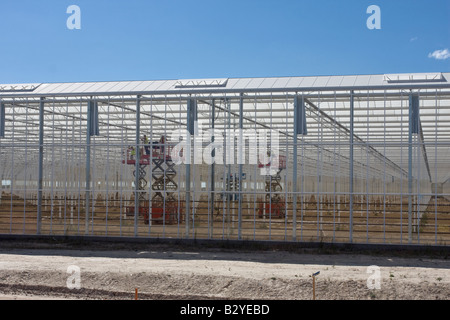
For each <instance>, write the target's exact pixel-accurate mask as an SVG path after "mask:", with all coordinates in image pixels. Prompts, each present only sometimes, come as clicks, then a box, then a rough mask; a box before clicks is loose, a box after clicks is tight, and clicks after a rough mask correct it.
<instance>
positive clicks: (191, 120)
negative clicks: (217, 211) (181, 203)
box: [185, 99, 197, 238]
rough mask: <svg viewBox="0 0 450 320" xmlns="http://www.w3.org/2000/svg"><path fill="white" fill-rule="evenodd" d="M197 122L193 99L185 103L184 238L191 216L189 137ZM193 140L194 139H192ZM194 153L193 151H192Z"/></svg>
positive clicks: (187, 231)
mask: <svg viewBox="0 0 450 320" xmlns="http://www.w3.org/2000/svg"><path fill="white" fill-rule="evenodd" d="M196 120H197V101H196V100H195V99H188V101H187V130H188V132H189V135H188V137H187V141H186V143H187V146H188V150H187V157H189V158H188V159H187V163H186V217H185V220H186V221H185V224H186V238H189V218H190V215H191V160H192V155H191V137H192V136H194V133H195V122H196ZM194 139H195V137H194ZM194 152H195V150H194Z"/></svg>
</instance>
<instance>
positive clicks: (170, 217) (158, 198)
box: [123, 138, 183, 224]
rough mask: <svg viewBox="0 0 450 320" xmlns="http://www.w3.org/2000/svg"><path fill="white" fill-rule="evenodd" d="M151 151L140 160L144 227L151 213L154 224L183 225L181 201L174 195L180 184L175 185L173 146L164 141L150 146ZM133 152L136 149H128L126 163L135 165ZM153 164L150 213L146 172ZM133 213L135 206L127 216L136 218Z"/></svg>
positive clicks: (139, 188)
mask: <svg viewBox="0 0 450 320" xmlns="http://www.w3.org/2000/svg"><path fill="white" fill-rule="evenodd" d="M149 148H150V150H151V151H150V152H151V153H152V154H151V156H150V155H148V154H142V155H141V156H140V159H139V184H138V196H139V200H138V201H139V215H140V216H142V217H143V218H144V222H145V224H149V223H150V211H151V220H152V223H155V224H176V223H177V222H178V221H180V222H181V221H182V220H183V218H182V210H181V207H179V206H178V200H177V198H176V197H175V196H174V193H175V191H177V190H178V185H177V183H176V182H175V176H176V174H177V172H176V170H175V164H174V162H173V161H172V156H171V152H172V148H173V146H172V145H167V144H165V139H163V138H162V139H161V141H160V143H158V144H154V145H151V146H150V147H149ZM132 149H133V147H130V148H128V150H127V159H126V161H123V162H124V163H125V162H126V164H128V165H134V166H135V165H136V159H135V156H134V157H133V155H132ZM150 162H151V163H152V164H153V168H152V180H153V183H152V191H153V192H152V194H153V195H152V199H151V204H152V206H151V210H150V208H149V205H148V203H149V202H148V200H147V198H146V195H147V192H146V190H145V187H146V186H147V184H148V182H147V180H146V171H145V169H146V168H147V166H148V165H150ZM133 176H134V177H136V170H135V171H133ZM134 211H135V208H134V206H129V207H128V208H127V214H131V215H134Z"/></svg>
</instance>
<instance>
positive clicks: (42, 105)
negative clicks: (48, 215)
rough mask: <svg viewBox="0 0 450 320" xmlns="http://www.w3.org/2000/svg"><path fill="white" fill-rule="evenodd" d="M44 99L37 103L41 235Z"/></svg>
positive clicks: (38, 214)
mask: <svg viewBox="0 0 450 320" xmlns="http://www.w3.org/2000/svg"><path fill="white" fill-rule="evenodd" d="M44 100H45V98H44V97H41V100H40V103H39V172H38V208H37V228H36V233H37V234H38V235H39V234H41V224H42V188H43V178H44Z"/></svg>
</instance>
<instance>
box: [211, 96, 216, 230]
mask: <svg viewBox="0 0 450 320" xmlns="http://www.w3.org/2000/svg"><path fill="white" fill-rule="evenodd" d="M211 117H212V121H211V128H212V130H213V136H212V138H211V143H213V144H214V141H215V137H214V128H215V119H216V101H215V99H213V100H212V112H211ZM211 156H212V158H213V159H214V161H213V163H212V164H211V195H210V197H211V207H210V208H211V212H210V215H211V218H210V221H211V222H210V223H211V231H210V238H213V235H214V196H215V192H214V191H215V180H214V175H215V163H216V161H215V157H216V149H215V148H214V149H213V150H212V152H211Z"/></svg>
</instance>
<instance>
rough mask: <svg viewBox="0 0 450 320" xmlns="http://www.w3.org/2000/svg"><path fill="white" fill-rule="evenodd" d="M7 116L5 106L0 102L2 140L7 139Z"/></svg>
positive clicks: (0, 133)
mask: <svg viewBox="0 0 450 320" xmlns="http://www.w3.org/2000/svg"><path fill="white" fill-rule="evenodd" d="M5 126H6V114H5V105H4V104H3V102H2V101H0V138H4V137H5Z"/></svg>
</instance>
